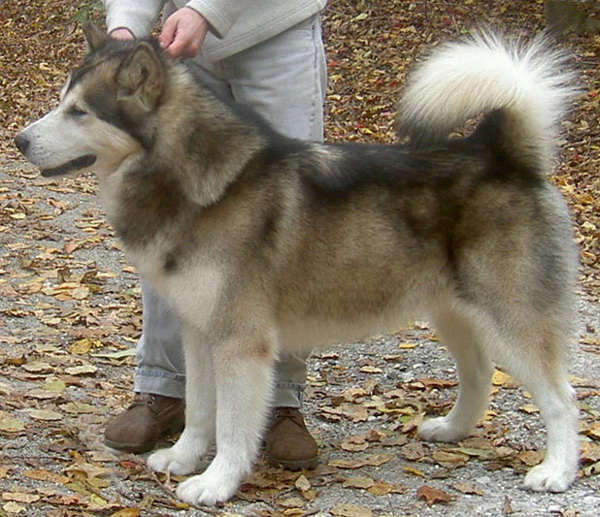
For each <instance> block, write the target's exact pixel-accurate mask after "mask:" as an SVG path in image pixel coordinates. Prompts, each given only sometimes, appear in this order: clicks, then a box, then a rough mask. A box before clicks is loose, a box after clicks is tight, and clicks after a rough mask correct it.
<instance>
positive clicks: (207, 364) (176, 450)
mask: <svg viewBox="0 0 600 517" xmlns="http://www.w3.org/2000/svg"><path fill="white" fill-rule="evenodd" d="M182 338H183V348H184V351H185V363H186V387H185V391H186V393H185V397H186V409H185V428H184V430H183V433H182V434H181V436H180V437H179V439H178V440H177V442H176V443H175V445H173V446H172V447H170V448H168V449H160V450H158V451H156V452H155V453H153V454H152V455H150V457H149V458H148V466H149V467H150V468H151V469H152V470H155V471H158V472H167V471H168V472H172V473H173V474H178V475H186V474H191V473H192V472H195V471H197V470H198V468H199V467H200V465H201V462H202V458H203V456H204V455H205V454H206V452H207V450H208V448H209V447H210V445H211V444H212V442H213V440H214V435H215V384H214V375H215V374H214V369H213V363H212V357H211V351H210V347H209V346H208V343H207V342H206V338H204V337H203V336H201V335H200V334H199V333H198V332H196V331H195V330H194V329H192V328H190V327H186V326H185V325H184V326H183V329H182Z"/></svg>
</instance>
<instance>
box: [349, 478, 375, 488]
mask: <svg viewBox="0 0 600 517" xmlns="http://www.w3.org/2000/svg"><path fill="white" fill-rule="evenodd" d="M373 485H375V481H373V480H372V479H371V478H370V477H366V476H359V477H353V478H348V479H345V480H344V481H343V482H342V487H344V488H362V489H364V490H366V489H367V488H371V487H372V486H373Z"/></svg>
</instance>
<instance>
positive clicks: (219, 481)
mask: <svg viewBox="0 0 600 517" xmlns="http://www.w3.org/2000/svg"><path fill="white" fill-rule="evenodd" d="M236 479H237V477H235V476H233V477H232V476H228V477H227V476H215V475H211V474H209V473H206V472H205V473H204V474H200V475H198V476H194V477H191V478H189V479H187V480H185V481H184V482H183V483H181V484H180V485H179V486H178V487H177V497H179V498H180V499H181V500H182V501H185V502H186V503H189V504H192V505H207V506H212V505H215V504H216V503H219V502H224V501H227V500H229V499H230V498H231V497H233V495H234V494H235V493H236V492H237V489H238V482H237V481H236Z"/></svg>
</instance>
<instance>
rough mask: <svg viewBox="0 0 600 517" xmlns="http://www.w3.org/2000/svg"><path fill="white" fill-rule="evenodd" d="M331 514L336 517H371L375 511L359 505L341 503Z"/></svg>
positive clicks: (330, 511)
mask: <svg viewBox="0 0 600 517" xmlns="http://www.w3.org/2000/svg"><path fill="white" fill-rule="evenodd" d="M329 513H331V515H333V516H334V517H371V516H372V515H373V511H372V510H370V509H369V508H365V507H364V506H359V505H357V504H350V503H341V504H338V505H336V506H334V507H333V508H332V509H331V510H329Z"/></svg>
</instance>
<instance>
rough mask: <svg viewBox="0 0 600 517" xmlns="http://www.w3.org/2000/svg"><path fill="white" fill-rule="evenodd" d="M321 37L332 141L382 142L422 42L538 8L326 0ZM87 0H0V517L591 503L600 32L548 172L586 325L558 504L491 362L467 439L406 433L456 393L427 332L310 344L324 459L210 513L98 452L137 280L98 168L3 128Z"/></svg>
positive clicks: (599, 452) (467, 511) (33, 112)
mask: <svg viewBox="0 0 600 517" xmlns="http://www.w3.org/2000/svg"><path fill="white" fill-rule="evenodd" d="M331 4H332V5H330V6H329V8H328V10H327V12H326V16H325V21H324V29H325V37H326V42H327V50H328V62H329V63H328V64H329V95H328V101H327V111H328V116H327V138H328V139H329V140H331V141H339V140H354V141H383V142H393V141H394V135H393V129H392V128H393V118H394V105H395V102H396V99H397V97H398V95H399V93H400V91H401V89H402V84H403V81H404V76H405V72H406V70H407V69H408V67H409V66H410V65H411V64H412V63H413V62H414V61H416V60H418V59H419V56H420V55H421V53H422V51H423V50H424V49H425V48H426V47H427V46H431V45H435V44H436V43H438V42H440V41H443V40H446V39H450V38H454V37H456V36H457V35H460V34H463V33H465V32H467V31H468V30H469V29H470V28H471V27H472V26H473V25H474V24H477V25H481V24H487V25H491V26H492V27H496V28H498V29H500V30H502V31H505V32H510V33H514V34H519V35H522V36H524V37H527V36H528V35H530V34H532V33H533V32H535V31H538V30H539V29H540V28H541V27H542V26H543V24H544V20H543V6H542V3H541V2H539V1H534V0H528V1H525V0H520V1H513V2H508V1H500V2H485V1H481V0H463V1H456V2H450V1H433V2H405V1H399V0H387V1H383V0H372V1H364V2H360V1H348V0H336V1H334V2H332V3H331ZM85 17H91V18H93V19H96V20H98V21H101V17H102V13H101V9H100V5H99V2H88V3H81V2H75V3H67V2H60V1H58V0H47V1H44V2H42V1H41V0H25V1H23V2H12V3H11V2H8V3H7V2H2V4H0V206H1V212H0V244H1V251H0V343H2V346H1V347H0V516H3V515H43V516H67V515H69V516H70V515H117V516H135V515H177V514H182V515H192V514H197V515H204V514H208V513H216V514H223V515H225V514H239V515H263V516H283V515H286V516H300V515H321V516H327V515H334V516H366V515H418V516H425V515H442V514H445V515H449V516H453V515H501V514H505V515H509V514H514V515H569V516H575V515H580V516H588V515H589V516H592V515H597V514H599V513H600V493H599V482H598V476H597V473H598V472H599V471H600V443H599V441H600V426H599V424H598V420H599V418H598V417H599V416H600V336H599V335H598V329H599V328H600V313H599V310H598V306H597V302H598V297H599V296H600V285H599V283H600V279H599V277H598V263H599V259H600V245H599V239H598V237H599V231H600V230H599V227H600V216H599V215H598V214H600V210H599V205H600V199H599V196H600V194H599V192H600V188H599V187H600V185H599V182H600V180H599V179H598V169H599V165H600V159H599V154H600V130H599V128H598V114H599V109H598V106H599V101H598V91H599V89H600V71H599V68H598V53H599V50H600V38H598V37H581V36H575V35H569V36H568V37H567V38H566V39H565V42H564V44H565V45H566V46H567V47H568V48H569V49H571V50H572V52H573V59H572V62H573V66H574V67H575V68H576V69H577V70H578V72H579V77H580V84H581V86H582V93H581V95H580V96H579V97H578V99H577V101H576V106H575V108H574V110H573V113H572V115H571V116H570V118H569V120H568V121H566V122H565V123H564V134H563V137H562V140H561V141H560V142H559V143H560V148H561V153H560V161H559V163H558V164H557V171H556V174H555V175H554V176H553V177H552V181H554V182H556V183H557V184H558V185H559V186H560V188H561V190H562V191H563V193H564V195H565V196H566V198H567V200H568V202H569V204H570V206H571V209H572V212H573V218H574V222H575V231H576V238H577V240H578V242H579V244H580V246H581V259H582V269H581V294H582V303H581V307H582V321H583V324H582V326H581V330H580V333H579V341H578V343H577V344H576V345H575V346H574V356H575V359H574V360H575V363H574V365H575V366H574V369H573V372H574V374H575V377H574V378H573V383H574V385H575V386H576V388H577V392H578V398H579V403H580V407H581V409H582V434H583V439H584V443H583V462H582V468H581V471H580V480H579V481H578V483H577V484H576V486H575V487H574V488H573V489H572V490H571V491H570V492H568V493H567V494H566V495H537V494H530V493H527V492H525V491H523V490H522V489H520V482H521V480H522V475H523V472H524V471H525V470H526V469H527V468H528V466H530V465H533V464H535V463H537V462H538V461H539V460H540V454H539V453H538V452H537V449H539V448H540V447H541V446H542V444H543V439H544V433H543V431H542V429H541V426H540V422H539V415H538V413H537V408H536V407H535V406H534V405H533V404H532V403H531V401H530V400H529V399H528V396H527V394H526V393H523V391H522V390H521V389H520V388H518V387H517V386H516V385H515V383H514V382H513V381H512V380H511V379H510V378H509V377H507V376H506V375H505V374H503V373H502V372H497V374H496V376H495V380H494V392H493V394H492V404H491V407H490V411H489V412H488V414H487V415H486V418H485V419H484V421H483V422H482V424H481V425H480V426H479V428H478V430H477V434H476V436H475V437H473V438H472V439H469V440H466V441H464V442H461V443H460V444H453V445H435V444H427V443H423V442H421V441H419V440H418V439H417V438H416V436H415V428H416V426H417V425H418V423H419V422H420V421H421V420H422V418H423V417H424V415H425V414H429V413H443V412H445V411H447V409H448V408H449V407H450V405H451V403H452V401H453V400H454V397H455V393H456V383H455V372H454V369H453V368H454V365H453V363H452V361H451V360H450V359H449V358H448V357H447V355H446V354H445V353H444V352H443V351H441V350H439V347H438V346H437V344H436V337H435V335H434V334H433V331H432V330H430V329H429V327H428V326H427V324H426V323H419V324H417V325H415V326H413V327H411V328H409V329H407V330H406V331H405V332H403V333H402V334H400V335H397V336H386V337H383V336H382V337H378V338H375V339H373V340H371V341H368V342H366V343H361V344H359V345H357V346H354V347H350V346H339V347H335V348H333V349H331V350H328V351H321V352H319V353H317V354H315V355H314V356H313V358H312V359H311V361H310V375H309V386H308V388H307V393H306V397H307V398H306V413H307V415H308V421H309V426H310V428H311V430H312V431H313V432H314V434H315V436H316V437H317V438H318V440H319V443H320V445H321V458H322V461H321V466H320V467H319V468H318V469H317V470H316V471H314V472H304V473H289V472H285V471H280V470H276V469H270V468H268V467H266V466H265V465H264V464H263V463H262V462H261V463H259V464H258V465H257V468H256V472H255V474H254V475H253V476H252V478H250V479H249V480H248V482H247V483H246V484H244V486H243V487H242V490H241V491H240V493H239V494H238V496H237V497H236V498H235V499H234V501H233V502H232V503H230V504H227V505H225V506H224V507H223V508H220V509H218V510H210V509H202V510H191V509H189V508H186V507H184V506H182V505H181V504H180V503H178V502H177V501H176V499H175V497H174V495H173V487H174V486H176V484H177V482H178V481H179V479H177V478H170V479H169V478H165V477H164V476H159V475H155V474H153V473H150V472H148V471H147V470H146V469H145V468H144V458H143V457H136V456H131V455H126V456H119V457H117V456H114V455H112V454H111V453H110V451H108V450H106V449H104V448H103V447H102V444H101V437H102V431H103V425H104V422H105V421H106V418H107V417H109V416H111V415H113V414H116V413H117V412H118V411H119V410H120V408H123V407H125V406H126V405H127V401H128V399H129V396H130V390H131V384H132V374H133V365H134V363H135V358H134V355H133V352H132V351H133V348H132V346H133V345H134V344H135V342H136V339H137V337H138V335H139V331H140V314H141V313H140V304H139V288H138V284H137V276H136V273H135V271H134V270H133V269H132V268H131V266H130V265H129V264H128V263H127V262H126V261H125V259H124V258H123V256H122V254H121V252H120V250H119V247H118V243H117V242H116V241H115V240H114V238H113V235H112V231H111V229H110V227H109V226H108V224H107V223H106V221H105V219H104V216H103V213H102V211H101V209H100V208H99V206H98V203H97V200H96V193H97V188H96V183H95V181H94V178H93V177H92V176H88V177H84V178H79V179H77V180H72V179H70V180H61V181H58V182H53V183H45V182H42V181H41V180H40V179H39V175H38V172H37V171H35V170H34V169H33V168H31V167H30V166H28V165H27V164H25V163H24V161H23V160H21V159H20V157H19V156H18V153H17V152H16V150H15V148H14V146H13V144H12V138H13V136H14V134H15V133H16V132H17V130H18V129H19V128H20V127H22V126H23V125H24V124H25V123H27V121H30V120H33V119H35V118H36V117H37V116H39V115H41V114H43V113H45V112H46V111H47V110H48V108H49V107H50V106H52V105H53V104H54V103H56V99H57V96H58V91H59V88H60V86H61V84H62V82H63V81H64V78H65V74H66V71H67V70H68V69H69V68H70V67H71V66H72V65H73V64H74V63H76V62H77V59H78V58H79V57H80V55H81V53H82V37H81V32H80V29H79V25H80V21H81V20H82V19H83V18H85Z"/></svg>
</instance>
